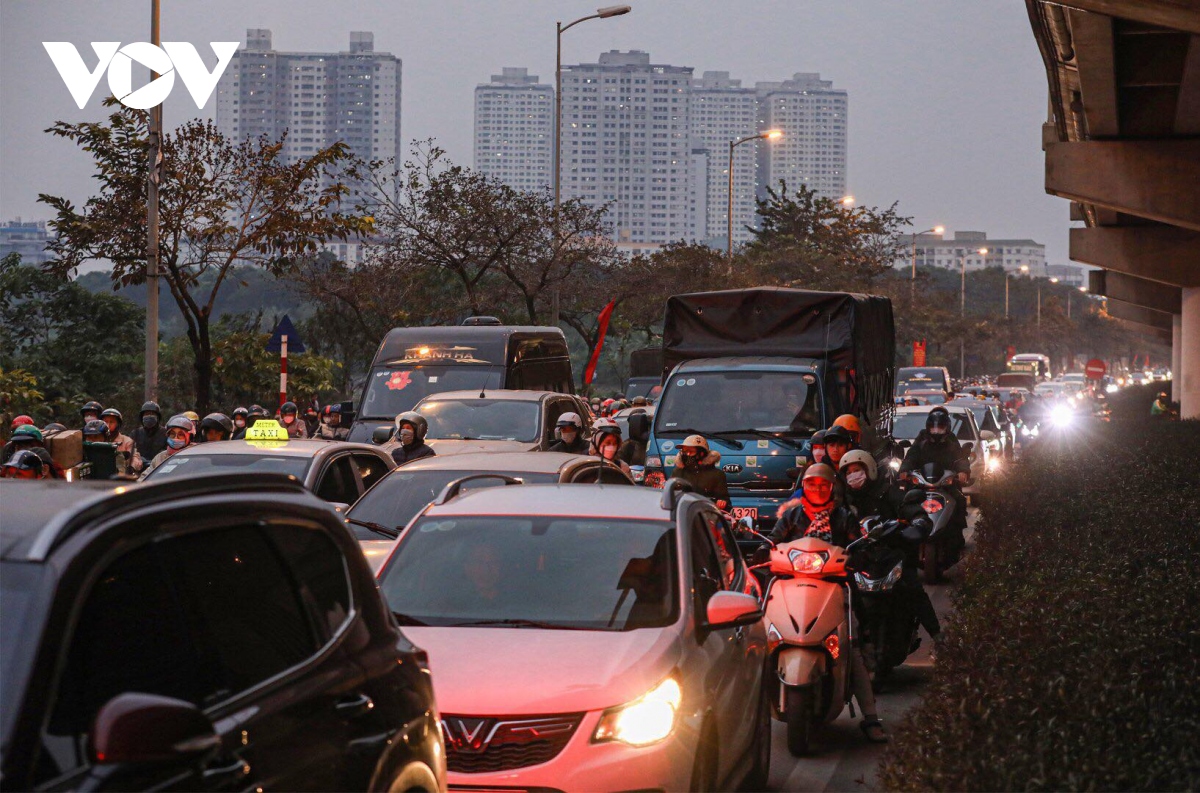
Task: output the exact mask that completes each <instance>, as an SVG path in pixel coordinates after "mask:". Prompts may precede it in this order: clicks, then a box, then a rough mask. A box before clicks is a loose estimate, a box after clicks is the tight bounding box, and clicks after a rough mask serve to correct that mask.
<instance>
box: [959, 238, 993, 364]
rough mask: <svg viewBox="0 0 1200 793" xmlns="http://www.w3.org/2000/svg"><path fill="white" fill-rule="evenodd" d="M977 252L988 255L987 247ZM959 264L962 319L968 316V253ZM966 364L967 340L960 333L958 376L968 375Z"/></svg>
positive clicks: (960, 315) (960, 316) (960, 311)
mask: <svg viewBox="0 0 1200 793" xmlns="http://www.w3.org/2000/svg"><path fill="white" fill-rule="evenodd" d="M975 252H976V253H978V254H979V255H980V256H987V255H988V249H987V248H979V249H977V250H976V251H975ZM958 266H959V269H960V271H961V272H962V288H961V290H960V292H959V296H958V318H959V319H960V320H962V319H964V318H966V316H967V256H966V254H962V255H960V256H959V257H958ZM966 364H967V342H966V339H965V338H964V337H963V336H962V335H961V334H960V335H959V337H958V376H959V377H960V378H963V379H966V376H967V370H966Z"/></svg>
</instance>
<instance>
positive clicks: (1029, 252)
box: [896, 231, 1048, 277]
mask: <svg viewBox="0 0 1200 793" xmlns="http://www.w3.org/2000/svg"><path fill="white" fill-rule="evenodd" d="M913 247H914V248H915V250H916V260H917V264H918V265H921V266H927V267H950V268H955V269H957V268H959V267H963V266H965V267H966V269H967V270H981V269H983V268H984V267H1003V268H1004V269H1005V270H1006V271H1008V272H1026V273H1028V274H1029V275H1031V276H1040V277H1046V276H1047V275H1048V272H1047V269H1046V246H1045V245H1043V244H1042V243H1040V242H1034V241H1033V240H1029V239H1023V240H1022V239H1005V240H999V239H997V240H990V239H988V236H987V232H985V231H956V232H954V236H953V238H950V239H947V238H946V237H945V236H943V235H941V234H918V235H916V237H915V238H913ZM912 250H913V249H912V248H909V249H908V251H907V252H906V254H905V255H904V257H903V258H902V259H898V260H897V261H896V267H899V268H901V269H903V268H905V267H911V266H912V256H913V253H912ZM981 250H986V251H987V253H983V254H981V253H980V252H979V251H981ZM960 261H961V262H962V264H960V263H959V262H960ZM1022 267H1024V268H1026V269H1025V270H1022V269H1021V268H1022Z"/></svg>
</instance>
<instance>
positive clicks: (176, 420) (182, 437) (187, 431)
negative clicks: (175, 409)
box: [142, 413, 195, 479]
mask: <svg viewBox="0 0 1200 793" xmlns="http://www.w3.org/2000/svg"><path fill="white" fill-rule="evenodd" d="M165 429H166V434H167V448H166V449H165V450H163V451H161V452H159V453H158V454H157V455H156V456H155V457H154V459H153V460H151V461H150V467H149V468H147V469H146V473H144V474H142V478H143V479H144V478H145V477H146V474H148V473H150V472H151V471H153V470H154V469H155V468H157V467H158V466H159V465H161V464H162V463H163V462H165V461H166V460H168V459H170V457H171V455H173V454H175V453H176V452H178V451H180V450H182V449H186V448H187V447H189V446H191V445H192V439H193V438H194V437H195V429H194V428H193V426H192V420H191V419H189V418H188V417H187V416H185V415H184V414H182V413H180V414H179V415H176V416H171V418H169V419H168V420H167V423H166V425H165Z"/></svg>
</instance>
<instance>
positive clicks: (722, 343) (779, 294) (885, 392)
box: [663, 287, 896, 424]
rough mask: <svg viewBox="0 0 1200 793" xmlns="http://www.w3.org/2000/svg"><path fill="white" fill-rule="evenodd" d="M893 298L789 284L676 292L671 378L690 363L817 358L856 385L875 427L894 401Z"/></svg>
mask: <svg viewBox="0 0 1200 793" xmlns="http://www.w3.org/2000/svg"><path fill="white" fill-rule="evenodd" d="M895 353H896V339H895V326H894V325H893V322H892V301H891V300H889V299H888V298H886V297H877V296H874V295H859V294H850V293H846V292H811V291H807V290H802V289H785V288H782V287H759V288H755V289H730V290H726V291H722V292H696V293H693V294H688V295H675V296H673V297H671V298H669V299H668V300H667V308H666V315H665V317H664V319H663V365H664V367H665V369H664V374H665V373H666V372H669V371H670V370H671V369H674V368H675V366H677V365H678V364H680V363H681V362H683V361H686V360H692V359H696V358H726V357H734V356H744V355H758V356H781V357H783V356H785V357H790V358H815V359H818V360H823V361H827V362H828V366H829V370H830V374H831V375H833V376H836V377H838V378H841V377H843V376H844V377H846V378H847V380H848V382H849V383H850V386H851V387H850V398H851V401H852V402H853V406H854V407H853V412H855V413H858V414H859V415H861V416H863V417H866V418H868V419H869V420H870V421H871V422H872V423H873V424H874V423H876V422H877V420H878V418H879V417H880V414H881V413H883V412H886V409H887V406H889V405H890V404H891V395H892V380H893V375H894V366H895Z"/></svg>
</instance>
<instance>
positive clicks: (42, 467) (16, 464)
mask: <svg viewBox="0 0 1200 793" xmlns="http://www.w3.org/2000/svg"><path fill="white" fill-rule="evenodd" d="M0 478H3V479H46V478H48V474H47V471H46V464H45V463H44V462H43V461H42V458H41V457H38V456H37V455H36V454H35V453H34V452H33V451H32V450H30V449H21V450H20V451H18V452H17V453H16V454H14V455H13V456H12V457H10V458H9V459H8V460H7V461H5V463H4V464H3V465H2V466H0Z"/></svg>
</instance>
